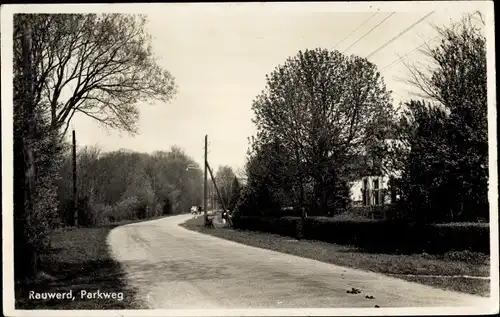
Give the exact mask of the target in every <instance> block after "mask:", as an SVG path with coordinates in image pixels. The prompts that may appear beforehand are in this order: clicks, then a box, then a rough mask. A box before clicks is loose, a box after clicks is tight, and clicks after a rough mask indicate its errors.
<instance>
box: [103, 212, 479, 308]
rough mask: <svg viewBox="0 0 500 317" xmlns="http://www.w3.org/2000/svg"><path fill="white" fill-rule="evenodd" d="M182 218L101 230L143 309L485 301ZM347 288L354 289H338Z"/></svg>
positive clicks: (427, 304)
mask: <svg viewBox="0 0 500 317" xmlns="http://www.w3.org/2000/svg"><path fill="white" fill-rule="evenodd" d="M190 217H192V216H191V215H180V216H174V217H169V218H163V219H159V220H153V221H147V222H142V223H135V224H130V225H125V226H121V227H117V228H115V229H113V230H112V231H111V233H110V235H109V237H108V243H109V244H110V246H111V249H112V251H113V254H114V256H115V257H116V259H117V260H118V261H120V262H121V263H122V264H123V266H124V269H125V271H126V275H127V280H128V281H127V282H128V283H130V284H131V285H132V286H134V287H136V288H137V289H138V293H137V296H138V298H139V299H141V300H143V301H144V302H145V304H146V305H147V306H148V307H149V308H151V309H158V308H164V309H169V308H170V309H183V308H219V309H221V308H230V309H231V308H296V307H303V308H349V307H359V308H363V307H374V306H375V305H379V306H380V307H381V308H383V307H431V306H434V307H436V306H442V307H444V306H447V307H456V306H476V305H479V306H480V307H481V306H483V304H484V303H485V302H484V301H485V300H486V299H485V298H481V297H476V296H472V295H466V294H460V293H455V292H446V291H443V290H439V289H434V288H431V287H428V286H424V285H420V284H416V283H410V282H406V281H403V280H399V279H395V278H391V277H387V276H383V275H380V274H375V273H370V272H365V271H361V270H354V269H350V268H344V267H340V266H335V265H331V264H327V263H322V262H318V261H315V260H310V259H304V258H301V257H297V256H292V255H287V254H282V253H279V252H274V251H270V250H264V249H259V248H254V247H249V246H245V245H242V244H238V243H235V242H231V241H227V240H223V239H219V238H215V237H212V236H207V235H203V234H200V233H196V232H192V231H189V230H187V229H184V228H182V227H180V226H179V224H180V223H182V222H184V221H186V220H187V219H189V218H190ZM353 287H354V288H357V289H359V290H360V291H361V293H360V294H348V293H346V291H347V290H350V289H351V288H353ZM367 295H371V296H373V297H374V299H367V298H365V296H367Z"/></svg>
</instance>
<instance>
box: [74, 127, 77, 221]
mask: <svg viewBox="0 0 500 317" xmlns="http://www.w3.org/2000/svg"><path fill="white" fill-rule="evenodd" d="M77 197H78V196H77V191H76V134H75V130H73V217H74V218H73V219H74V221H75V227H78V209H77V205H78V198H77Z"/></svg>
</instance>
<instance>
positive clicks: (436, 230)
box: [234, 216, 490, 253]
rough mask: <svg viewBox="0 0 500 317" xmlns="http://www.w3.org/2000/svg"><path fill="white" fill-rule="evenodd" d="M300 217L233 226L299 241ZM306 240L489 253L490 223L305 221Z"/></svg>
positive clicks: (244, 220) (376, 248) (389, 249)
mask: <svg viewBox="0 0 500 317" xmlns="http://www.w3.org/2000/svg"><path fill="white" fill-rule="evenodd" d="M299 221H301V218H300V217H280V218H274V217H259V216H253V217H245V216H242V217H238V218H237V219H235V221H234V227H235V228H236V229H242V230H253V231H263V232H269V233H275V234H280V235H283V236H290V237H295V238H297V237H298V236H297V235H298V234H299V233H298V232H297V223H298V222H299ZM302 235H303V238H305V239H309V240H320V241H325V242H330V243H338V244H343V245H353V246H356V247H360V248H363V249H365V250H366V251H368V252H377V253H417V252H418V253H419V252H427V253H445V252H448V251H464V250H468V251H473V252H482V253H489V248H490V246H489V241H490V239H489V225H488V224H487V223H450V224H416V223H408V222H404V221H402V220H369V219H366V220H364V219H363V220H332V219H328V218H306V219H305V221H304V224H303V232H302Z"/></svg>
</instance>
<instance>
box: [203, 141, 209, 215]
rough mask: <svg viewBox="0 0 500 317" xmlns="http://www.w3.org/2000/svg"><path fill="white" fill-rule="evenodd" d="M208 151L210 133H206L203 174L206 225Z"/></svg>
mask: <svg viewBox="0 0 500 317" xmlns="http://www.w3.org/2000/svg"><path fill="white" fill-rule="evenodd" d="M207 153H208V135H205V161H204V166H205V168H204V174H203V215H204V216H205V225H206V224H208V213H207V190H208V188H207V185H208V182H207V180H208V179H207V159H208V158H207Z"/></svg>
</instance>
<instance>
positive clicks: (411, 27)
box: [366, 11, 434, 58]
mask: <svg viewBox="0 0 500 317" xmlns="http://www.w3.org/2000/svg"><path fill="white" fill-rule="evenodd" d="M433 13H434V11H432V12H430V13H428V14H426V15H425V16H424V17H422V18H421V19H420V20H418V21H417V22H415V23H413V24H412V25H410V26H409V27H407V28H406V29H405V30H403V31H401V32H400V33H399V34H398V35H396V36H395V37H393V38H392V39H391V40H389V41H388V42H386V43H385V44H384V45H382V46H381V47H379V48H377V49H376V50H375V51H373V52H371V53H370V54H369V55H368V56H366V58H370V57H371V56H373V55H375V54H376V53H378V52H379V51H380V50H382V49H384V48H385V47H386V46H387V45H389V44H391V43H392V42H394V41H395V40H397V39H398V38H399V37H401V36H402V35H403V34H405V33H406V32H408V31H409V30H411V29H413V28H414V27H415V26H417V24H419V23H420V22H422V21H423V20H425V19H427V18H428V17H429V16H430V15H431V14H433Z"/></svg>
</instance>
